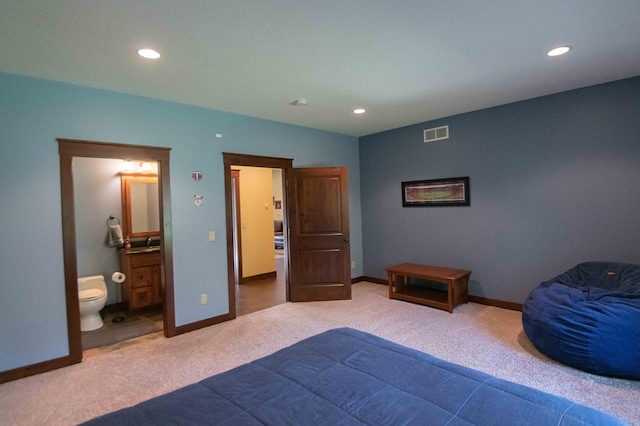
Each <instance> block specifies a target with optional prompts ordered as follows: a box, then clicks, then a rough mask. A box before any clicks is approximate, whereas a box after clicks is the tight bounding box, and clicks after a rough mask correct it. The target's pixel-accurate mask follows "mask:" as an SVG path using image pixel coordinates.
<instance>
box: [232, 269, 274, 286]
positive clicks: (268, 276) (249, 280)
mask: <svg viewBox="0 0 640 426" xmlns="http://www.w3.org/2000/svg"><path fill="white" fill-rule="evenodd" d="M276 277H277V275H276V271H271V272H265V273H264V274H258V275H252V276H250V277H241V278H240V284H250V283H255V282H256V281H262V280H270V279H275V278H276Z"/></svg>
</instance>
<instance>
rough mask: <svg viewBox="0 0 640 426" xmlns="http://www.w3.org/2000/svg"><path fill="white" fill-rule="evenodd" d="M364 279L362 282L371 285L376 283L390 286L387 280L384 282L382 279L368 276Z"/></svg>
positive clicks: (363, 277)
mask: <svg viewBox="0 0 640 426" xmlns="http://www.w3.org/2000/svg"><path fill="white" fill-rule="evenodd" d="M361 278H362V279H361V280H360V281H368V282H370V283H374V284H382V285H386V286H388V285H389V281H387V280H383V279H382V278H375V277H368V276H366V275H364V276H362V277H361Z"/></svg>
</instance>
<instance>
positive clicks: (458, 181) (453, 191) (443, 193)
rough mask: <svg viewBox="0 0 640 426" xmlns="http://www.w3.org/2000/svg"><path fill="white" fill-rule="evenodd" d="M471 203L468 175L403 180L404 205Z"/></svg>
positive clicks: (434, 205) (456, 204)
mask: <svg viewBox="0 0 640 426" xmlns="http://www.w3.org/2000/svg"><path fill="white" fill-rule="evenodd" d="M470 205H471V198H470V191H469V177H468V176H465V177H455V178H446V179H430V180H414V181H409V182H402V207H446V206H470Z"/></svg>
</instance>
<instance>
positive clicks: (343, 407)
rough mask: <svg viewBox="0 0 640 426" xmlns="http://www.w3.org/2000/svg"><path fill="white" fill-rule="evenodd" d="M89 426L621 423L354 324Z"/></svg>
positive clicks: (101, 418)
mask: <svg viewBox="0 0 640 426" xmlns="http://www.w3.org/2000/svg"><path fill="white" fill-rule="evenodd" d="M85 424H86V425H94V426H95V425H133V424H136V425H144V424H193V425H195V424H216V425H217V424H227V425H285V424H290V425H305V424H310V425H311V424H312V425H321V424H326V425H362V424H368V425H398V424H432V425H451V426H460V425H507V424H508V425H516V424H535V425H567V426H568V425H601V426H602V425H623V424H625V423H624V422H622V421H621V420H619V419H617V418H615V417H613V416H610V415H608V414H605V413H603V412H600V411H597V410H594V409H591V408H589V407H586V406H583V405H579V404H575V403H573V402H571V401H569V400H567V399H564V398H560V397H557V396H553V395H550V394H547V393H544V392H541V391H538V390H535V389H532V388H528V387H525V386H522V385H518V384H515V383H512V382H508V381H505V380H501V379H498V378H495V377H492V376H490V375H488V374H485V373H481V372H479V371H476V370H472V369H470V368H466V367H462V366H459V365H456V364H452V363H450V362H447V361H443V360H441V359H438V358H434V357H433V356H430V355H427V354H425V353H422V352H419V351H416V350H413V349H410V348H407V347H404V346H401V345H398V344H395V343H392V342H390V341H387V340H384V339H382V338H379V337H377V336H374V335H371V334H367V333H364V332H361V331H357V330H354V329H350V328H339V329H333V330H329V331H326V332H324V333H322V334H318V335H316V336H313V337H310V338H308V339H305V340H302V341H300V342H298V343H296V344H294V345H292V346H289V347H287V348H285V349H282V350H280V351H278V352H276V353H274V354H271V355H269V356H267V357H264V358H261V359H258V360H256V361H253V362H251V363H248V364H244V365H242V366H240V367H237V368H235V369H233V370H230V371H227V372H225V373H222V374H218V375H215V376H212V377H209V378H207V379H205V380H202V381H201V382H199V383H195V384H192V385H189V386H186V387H184V388H181V389H178V390H176V391H174V392H171V393H168V394H166V395H161V396H158V397H156V398H153V399H150V400H148V401H145V402H142V403H140V404H138V405H136V406H133V407H129V408H124V409H122V410H119V411H115V412H113V413H110V414H107V415H105V416H102V417H98V418H96V419H93V420H91V421H89V422H87V423H85Z"/></svg>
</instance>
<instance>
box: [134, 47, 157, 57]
mask: <svg viewBox="0 0 640 426" xmlns="http://www.w3.org/2000/svg"><path fill="white" fill-rule="evenodd" d="M138 55H140V56H142V57H143V58H147V59H158V58H159V57H160V54H159V53H158V52H156V51H155V50H153V49H140V50H138Z"/></svg>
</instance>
